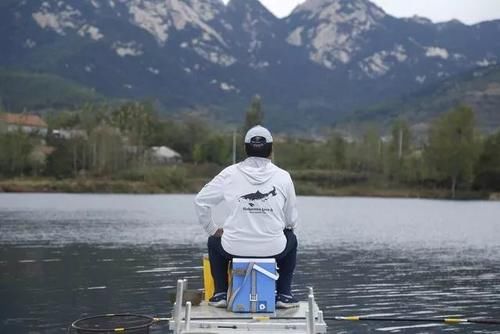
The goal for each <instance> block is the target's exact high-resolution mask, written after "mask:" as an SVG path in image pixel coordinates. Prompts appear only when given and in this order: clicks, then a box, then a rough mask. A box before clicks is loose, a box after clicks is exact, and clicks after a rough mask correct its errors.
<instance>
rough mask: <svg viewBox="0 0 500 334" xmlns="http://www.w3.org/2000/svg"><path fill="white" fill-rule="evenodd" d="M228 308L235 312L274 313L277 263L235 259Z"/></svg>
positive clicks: (267, 260) (270, 260)
mask: <svg viewBox="0 0 500 334" xmlns="http://www.w3.org/2000/svg"><path fill="white" fill-rule="evenodd" d="M232 274H233V280H232V284H231V289H230V296H229V304H228V308H229V310H230V311H233V312H243V313H272V312H274V310H275V304H276V297H275V296H276V280H278V277H279V276H278V274H277V272H276V261H275V260H274V259H243V258H236V259H233V270H232Z"/></svg>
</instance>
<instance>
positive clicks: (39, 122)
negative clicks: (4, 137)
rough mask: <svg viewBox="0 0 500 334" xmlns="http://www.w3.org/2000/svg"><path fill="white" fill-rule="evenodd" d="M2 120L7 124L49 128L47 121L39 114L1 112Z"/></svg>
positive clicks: (0, 118) (0, 117)
mask: <svg viewBox="0 0 500 334" xmlns="http://www.w3.org/2000/svg"><path fill="white" fill-rule="evenodd" d="M0 120H2V121H4V122H5V123H7V124H13V125H20V126H31V127H36V128H47V123H45V121H44V120H43V119H42V118H41V117H40V116H38V115H29V114H10V113H4V114H0Z"/></svg>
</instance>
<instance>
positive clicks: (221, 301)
mask: <svg viewBox="0 0 500 334" xmlns="http://www.w3.org/2000/svg"><path fill="white" fill-rule="evenodd" d="M208 305H210V306H213V307H219V308H224V307H227V293H225V292H219V293H216V294H214V295H213V297H212V298H210V299H209V300H208Z"/></svg>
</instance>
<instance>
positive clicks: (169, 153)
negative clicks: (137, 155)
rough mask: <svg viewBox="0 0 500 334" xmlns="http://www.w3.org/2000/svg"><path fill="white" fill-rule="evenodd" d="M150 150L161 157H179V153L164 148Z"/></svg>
mask: <svg viewBox="0 0 500 334" xmlns="http://www.w3.org/2000/svg"><path fill="white" fill-rule="evenodd" d="M151 149H152V150H153V152H154V153H155V154H156V155H158V156H161V157H166V158H178V157H180V156H181V155H180V154H179V153H177V152H175V151H174V150H172V149H171V148H169V147H166V146H160V147H152V148H151Z"/></svg>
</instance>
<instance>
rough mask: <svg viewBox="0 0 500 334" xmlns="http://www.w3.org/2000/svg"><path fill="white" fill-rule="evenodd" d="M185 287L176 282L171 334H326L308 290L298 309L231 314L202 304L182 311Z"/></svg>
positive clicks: (310, 290)
mask: <svg viewBox="0 0 500 334" xmlns="http://www.w3.org/2000/svg"><path fill="white" fill-rule="evenodd" d="M186 284H187V282H186V281H185V280H178V281H177V295H176V302H175V304H174V310H173V314H172V318H171V319H170V321H169V329H170V331H172V332H173V333H174V334H219V333H240V332H247V333H248V332H250V333H256V334H260V333H262V334H264V333H301V334H323V333H326V328H327V326H326V323H325V321H324V320H323V312H322V311H321V310H320V309H319V308H318V305H317V304H316V302H315V300H314V294H313V289H312V288H309V296H308V300H307V302H300V305H299V307H295V308H290V309H279V310H276V312H274V313H233V312H229V311H227V310H226V309H221V308H215V307H212V306H209V305H208V304H207V303H206V302H202V303H201V304H200V305H199V306H192V305H191V302H186V305H185V307H184V306H183V305H182V300H183V291H184V288H185V286H186Z"/></svg>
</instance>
